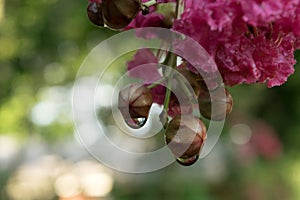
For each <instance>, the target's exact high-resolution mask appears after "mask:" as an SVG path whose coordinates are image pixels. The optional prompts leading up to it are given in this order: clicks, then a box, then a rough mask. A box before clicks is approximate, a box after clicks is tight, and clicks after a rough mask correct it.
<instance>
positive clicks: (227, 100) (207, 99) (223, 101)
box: [198, 87, 233, 121]
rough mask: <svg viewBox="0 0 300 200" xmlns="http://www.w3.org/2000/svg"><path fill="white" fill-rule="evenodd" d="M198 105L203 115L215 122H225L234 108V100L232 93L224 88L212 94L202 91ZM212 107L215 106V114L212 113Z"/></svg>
mask: <svg viewBox="0 0 300 200" xmlns="http://www.w3.org/2000/svg"><path fill="white" fill-rule="evenodd" d="M224 91H225V94H224ZM198 103H199V109H200V112H201V115H202V116H203V117H205V118H207V119H210V120H214V121H222V120H224V119H225V118H226V116H227V115H228V114H229V113H230V112H231V111H232V107H233V99H232V96H231V94H230V92H229V91H228V90H227V89H226V88H222V87H220V88H218V89H215V90H213V91H211V92H210V93H209V92H208V91H205V90H202V91H201V92H200V94H199V96H198ZM212 105H214V112H212Z"/></svg>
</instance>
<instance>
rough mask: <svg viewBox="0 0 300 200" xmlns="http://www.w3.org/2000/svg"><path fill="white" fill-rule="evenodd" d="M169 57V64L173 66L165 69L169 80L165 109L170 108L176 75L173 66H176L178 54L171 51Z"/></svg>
mask: <svg viewBox="0 0 300 200" xmlns="http://www.w3.org/2000/svg"><path fill="white" fill-rule="evenodd" d="M167 57H168V60H167V64H168V65H171V66H172V68H167V69H166V71H165V74H164V75H165V77H166V78H167V80H168V82H167V91H166V96H165V101H164V109H165V110H168V108H169V104H170V97H171V92H172V84H173V76H174V73H173V68H175V67H176V64H177V55H175V54H173V53H171V52H169V53H168V56H167Z"/></svg>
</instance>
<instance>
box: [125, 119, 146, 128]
mask: <svg viewBox="0 0 300 200" xmlns="http://www.w3.org/2000/svg"><path fill="white" fill-rule="evenodd" d="M125 122H126V124H127V125H128V126H129V127H131V128H134V129H138V128H141V127H143V126H144V125H145V124H146V122H147V118H145V117H138V118H130V119H127V120H125Z"/></svg>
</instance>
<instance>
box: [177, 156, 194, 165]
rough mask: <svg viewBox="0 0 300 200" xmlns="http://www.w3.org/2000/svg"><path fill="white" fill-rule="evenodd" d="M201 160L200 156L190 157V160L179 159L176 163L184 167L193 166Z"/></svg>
mask: <svg viewBox="0 0 300 200" xmlns="http://www.w3.org/2000/svg"><path fill="white" fill-rule="evenodd" d="M198 158H199V155H196V156H193V157H190V158H180V157H179V158H177V159H176V161H177V162H178V163H179V164H181V165H183V166H190V165H193V164H194V163H195V162H196V161H197V160H198Z"/></svg>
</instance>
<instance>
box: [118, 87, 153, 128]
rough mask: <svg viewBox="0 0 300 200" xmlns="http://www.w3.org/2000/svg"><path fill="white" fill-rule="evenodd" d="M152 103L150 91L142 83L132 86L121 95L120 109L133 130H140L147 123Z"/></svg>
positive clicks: (126, 88)
mask: <svg viewBox="0 0 300 200" xmlns="http://www.w3.org/2000/svg"><path fill="white" fill-rule="evenodd" d="M152 103H153V99H152V93H151V91H150V89H148V88H147V87H145V86H144V85H142V84H140V83H134V84H131V85H129V86H127V87H125V88H123V89H122V90H121V91H120V93H119V101H118V108H119V110H120V111H121V113H122V116H123V118H124V120H125V122H126V123H127V124H128V125H129V126H130V127H132V128H140V127H141V126H143V125H144V124H145V123H146V120H147V118H148V115H149V111H150V108H151V105H152Z"/></svg>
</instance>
